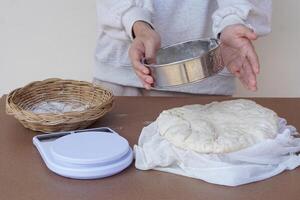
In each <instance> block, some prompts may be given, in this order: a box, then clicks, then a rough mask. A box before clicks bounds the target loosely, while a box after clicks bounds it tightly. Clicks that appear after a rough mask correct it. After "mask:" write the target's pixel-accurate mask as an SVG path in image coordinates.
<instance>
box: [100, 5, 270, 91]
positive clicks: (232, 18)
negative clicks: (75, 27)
mask: <svg viewBox="0 0 300 200" xmlns="http://www.w3.org/2000/svg"><path fill="white" fill-rule="evenodd" d="M271 10H272V2H271V0H259V1H258V0H187V1H179V0H164V1H162V0H122V1H120V0H98V1H97V21H98V25H97V27H98V38H97V45H96V50H95V67H94V82H95V83H96V84H99V85H101V86H103V87H105V88H108V89H110V90H112V92H113V93H114V95H116V96H141V95H146V96H148V95H149V96H156V95H159V96H181V95H201V94H213V95H233V94H234V91H235V81H234V80H235V78H234V77H237V78H238V79H239V80H240V81H241V82H242V84H243V85H244V86H245V87H246V88H247V89H249V90H251V91H255V90H257V75H258V74H259V68H260V65H259V60H258V56H257V54H256V52H255V49H254V46H253V43H252V42H253V41H254V40H256V39H257V38H258V37H259V36H263V35H266V34H268V33H270V31H271V26H270V24H271ZM201 38H218V39H219V40H220V43H221V52H222V58H223V60H224V63H225V65H226V67H225V68H224V69H223V70H222V71H221V72H220V73H218V74H217V75H215V76H212V77H209V78H206V79H203V80H202V81H200V82H197V83H193V84H186V85H183V86H179V87H170V88H168V89H166V90H157V89H154V88H151V85H152V84H153V81H154V80H153V77H151V75H150V71H149V69H148V68H147V67H145V66H144V65H143V64H142V63H141V60H142V58H143V57H145V58H147V59H148V60H155V56H156V52H157V51H158V49H159V48H160V47H163V46H167V45H172V44H175V43H179V42H184V41H189V40H194V39H201Z"/></svg>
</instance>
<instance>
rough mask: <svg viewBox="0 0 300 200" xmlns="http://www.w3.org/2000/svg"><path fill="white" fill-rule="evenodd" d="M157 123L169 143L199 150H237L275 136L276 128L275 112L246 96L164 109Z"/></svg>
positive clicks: (203, 151) (224, 151)
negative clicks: (244, 97)
mask: <svg viewBox="0 0 300 200" xmlns="http://www.w3.org/2000/svg"><path fill="white" fill-rule="evenodd" d="M157 124H158V131H159V133H160V135H162V136H163V137H164V138H165V139H167V140H168V141H170V142H171V143H172V144H174V145H175V146H177V147H180V148H183V149H189V150H193V151H196V152H199V153H227V152H232V151H237V150H240V149H243V148H246V147H249V146H251V145H254V144H256V143H259V142H261V141H263V140H266V139H272V138H275V137H276V135H277V133H278V128H279V127H278V116H277V114H276V113H275V112H274V111H272V110H270V109H268V108H265V107H263V106H260V105H258V104H256V103H255V102H254V101H251V100H245V99H238V100H230V101H223V102H213V103H210V104H206V105H199V104H197V105H187V106H183V107H178V108H173V109H170V110H165V111H163V112H162V113H161V114H160V115H159V117H158V118H157Z"/></svg>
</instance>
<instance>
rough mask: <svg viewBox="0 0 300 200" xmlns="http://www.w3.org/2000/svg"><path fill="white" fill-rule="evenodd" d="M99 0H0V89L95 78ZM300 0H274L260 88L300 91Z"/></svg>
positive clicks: (264, 92) (269, 93) (262, 91)
mask: <svg viewBox="0 0 300 200" xmlns="http://www.w3.org/2000/svg"><path fill="white" fill-rule="evenodd" d="M95 1H96V0H85V1H82V0H26V1H22V0H0V95H2V94H5V93H8V92H9V91H10V90H12V89H14V88H16V87H21V86H23V85H24V84H27V83H29V82H31V81H35V80H42V79H45V78H49V77H61V78H72V79H78V80H88V81H90V80H91V79H92V65H93V51H94V47H95V41H96V11H95V4H96V3H95ZM299 12H300V1H297V0H287V1H280V0H273V32H272V34H271V35H269V36H267V37H265V38H261V39H260V40H259V41H257V42H256V43H255V46H256V48H257V51H258V54H259V57H260V60H261V74H260V76H259V90H258V91H257V92H255V93H253V92H248V91H246V90H245V89H244V88H243V87H241V86H240V85H239V84H238V91H237V94H236V96H261V97H300V88H299V86H300V79H299V74H300V65H299V64H298V61H299V59H300V47H299V45H300V37H299V36H300V24H299V20H300V13H299Z"/></svg>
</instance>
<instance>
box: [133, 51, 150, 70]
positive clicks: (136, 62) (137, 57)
mask: <svg viewBox="0 0 300 200" xmlns="http://www.w3.org/2000/svg"><path fill="white" fill-rule="evenodd" d="M143 57H144V53H143V52H142V51H140V50H138V49H134V50H131V51H130V58H131V62H132V65H133V67H134V69H135V70H137V71H141V72H143V73H144V74H149V73H150V71H149V69H148V68H147V67H145V66H144V65H143V64H142V63H141V60H142V58H143Z"/></svg>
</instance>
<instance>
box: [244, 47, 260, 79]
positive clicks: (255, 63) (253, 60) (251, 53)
mask: <svg viewBox="0 0 300 200" xmlns="http://www.w3.org/2000/svg"><path fill="white" fill-rule="evenodd" d="M246 57H247V58H248V60H249V62H250V65H251V67H252V69H253V71H254V73H255V74H259V68H260V66H259V60H258V56H257V54H256V52H255V49H254V46H253V44H251V43H250V46H249V47H248V49H247V52H246Z"/></svg>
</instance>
